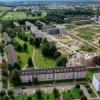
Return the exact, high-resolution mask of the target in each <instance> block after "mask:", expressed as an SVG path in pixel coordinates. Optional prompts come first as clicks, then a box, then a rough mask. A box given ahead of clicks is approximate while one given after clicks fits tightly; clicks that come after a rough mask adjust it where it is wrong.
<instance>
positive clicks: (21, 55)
mask: <svg viewBox="0 0 100 100" xmlns="http://www.w3.org/2000/svg"><path fill="white" fill-rule="evenodd" d="M15 40H16V41H17V42H19V43H20V44H21V45H22V44H24V43H25V42H24V41H23V40H21V39H19V38H18V37H16V38H15ZM27 45H28V50H27V51H26V52H17V56H19V58H20V65H21V67H22V68H23V67H24V66H25V65H27V61H28V58H29V57H32V54H33V46H31V45H30V44H29V43H27Z"/></svg>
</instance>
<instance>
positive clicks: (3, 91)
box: [0, 90, 6, 98]
mask: <svg viewBox="0 0 100 100" xmlns="http://www.w3.org/2000/svg"><path fill="white" fill-rule="evenodd" d="M4 95H6V92H5V90H1V91H0V97H1V98H2V97H3V96H4Z"/></svg>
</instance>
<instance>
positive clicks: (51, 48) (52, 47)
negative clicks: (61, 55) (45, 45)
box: [49, 45, 57, 57]
mask: <svg viewBox="0 0 100 100" xmlns="http://www.w3.org/2000/svg"><path fill="white" fill-rule="evenodd" d="M49 51H50V52H49V53H50V56H51V57H53V56H54V54H55V52H56V51H57V48H56V46H55V45H51V46H50V48H49Z"/></svg>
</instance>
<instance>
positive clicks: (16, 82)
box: [10, 69, 21, 86]
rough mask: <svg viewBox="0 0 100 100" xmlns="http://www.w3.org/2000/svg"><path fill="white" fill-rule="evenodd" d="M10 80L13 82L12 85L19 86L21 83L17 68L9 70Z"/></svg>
mask: <svg viewBox="0 0 100 100" xmlns="http://www.w3.org/2000/svg"><path fill="white" fill-rule="evenodd" d="M10 81H11V83H13V85H14V86H19V85H20V84H21V79H20V75H19V71H18V70H17V69H14V70H13V71H12V72H11V75H10Z"/></svg>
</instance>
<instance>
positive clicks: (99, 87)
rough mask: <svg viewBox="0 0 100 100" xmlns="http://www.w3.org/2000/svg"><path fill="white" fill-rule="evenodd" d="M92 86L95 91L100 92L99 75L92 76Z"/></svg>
mask: <svg viewBox="0 0 100 100" xmlns="http://www.w3.org/2000/svg"><path fill="white" fill-rule="evenodd" d="M92 84H93V86H94V88H95V90H96V91H100V73H95V74H94V75H93V81H92Z"/></svg>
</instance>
